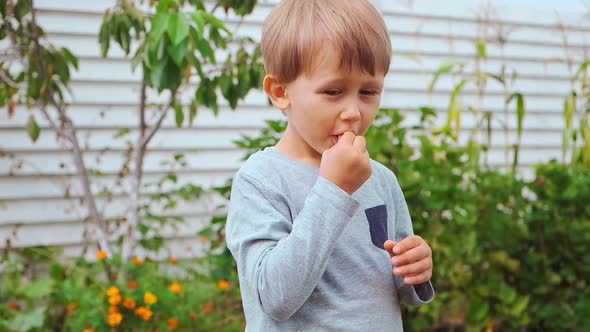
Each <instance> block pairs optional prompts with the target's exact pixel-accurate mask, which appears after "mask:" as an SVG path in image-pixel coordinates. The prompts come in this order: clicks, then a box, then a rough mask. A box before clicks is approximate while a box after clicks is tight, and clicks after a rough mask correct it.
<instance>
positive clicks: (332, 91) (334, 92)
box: [324, 89, 342, 96]
mask: <svg viewBox="0 0 590 332" xmlns="http://www.w3.org/2000/svg"><path fill="white" fill-rule="evenodd" d="M341 92H342V91H341V90H338V89H329V90H325V91H324V93H325V94H327V95H328V96H337V95H339V94H340V93H341Z"/></svg>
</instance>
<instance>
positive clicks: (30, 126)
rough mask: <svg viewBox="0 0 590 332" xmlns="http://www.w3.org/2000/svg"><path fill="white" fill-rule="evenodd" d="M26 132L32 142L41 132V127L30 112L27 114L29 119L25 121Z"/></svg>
mask: <svg viewBox="0 0 590 332" xmlns="http://www.w3.org/2000/svg"><path fill="white" fill-rule="evenodd" d="M27 133H28V134H29V137H31V140H32V141H33V142H36V141H37V139H38V138H39V134H40V133H41V128H40V127H39V125H38V124H37V121H36V120H35V117H34V116H33V115H32V114H31V115H30V116H29V121H28V122H27Z"/></svg>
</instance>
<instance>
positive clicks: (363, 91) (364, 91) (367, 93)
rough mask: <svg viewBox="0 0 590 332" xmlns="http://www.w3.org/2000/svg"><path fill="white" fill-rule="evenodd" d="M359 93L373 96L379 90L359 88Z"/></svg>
mask: <svg viewBox="0 0 590 332" xmlns="http://www.w3.org/2000/svg"><path fill="white" fill-rule="evenodd" d="M361 94H362V95H366V96H375V95H378V94H379V91H377V90H375V89H369V90H361Z"/></svg>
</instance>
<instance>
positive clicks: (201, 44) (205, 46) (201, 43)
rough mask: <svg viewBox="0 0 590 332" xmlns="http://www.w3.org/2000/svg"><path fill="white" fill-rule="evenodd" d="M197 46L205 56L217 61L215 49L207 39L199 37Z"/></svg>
mask: <svg viewBox="0 0 590 332" xmlns="http://www.w3.org/2000/svg"><path fill="white" fill-rule="evenodd" d="M197 48H198V49H199V52H201V55H202V56H203V58H209V60H210V61H211V62H213V63H215V53H213V49H212V48H211V45H209V42H208V41H207V40H205V39H199V40H198V41H197Z"/></svg>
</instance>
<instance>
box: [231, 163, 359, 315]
mask: <svg viewBox="0 0 590 332" xmlns="http://www.w3.org/2000/svg"><path fill="white" fill-rule="evenodd" d="M359 206H360V204H359V202H358V201H357V200H355V199H354V198H352V196H350V195H348V194H347V193H346V192H344V191H343V190H342V189H340V188H339V187H338V186H336V185H334V184H333V183H331V182H330V181H328V180H326V179H324V178H322V177H319V178H318V180H317V182H316V183H315V184H314V186H313V187H312V189H311V191H310V193H309V195H308V196H307V198H306V200H305V204H304V206H303V208H302V210H301V211H300V212H299V214H298V215H297V217H296V218H295V219H294V220H291V219H292V218H291V211H290V209H289V204H288V199H287V198H286V197H285V195H283V194H281V193H278V192H276V191H275V190H272V189H270V188H269V187H268V186H266V185H264V184H263V183H261V182H260V181H259V180H257V179H255V178H253V177H251V176H248V175H246V174H240V173H238V175H236V177H235V179H234V182H233V185H232V192H231V199H230V207H229V213H228V219H227V224H226V237H227V244H228V247H229V249H230V251H231V252H232V254H233V256H234V258H235V260H236V262H237V265H238V274H239V277H240V287H242V288H243V289H244V288H245V290H246V291H247V292H249V295H251V296H253V297H255V298H257V299H258V302H259V305H260V306H261V308H262V310H263V311H264V312H265V313H266V314H268V315H270V316H271V317H272V318H273V319H275V320H286V319H288V318H289V317H291V316H292V315H293V314H294V313H295V312H296V311H297V310H298V309H299V308H300V307H301V306H302V305H303V304H304V302H305V301H306V300H307V299H308V298H309V296H310V295H311V293H312V292H313V290H314V288H315V287H316V286H317V284H318V282H319V281H320V279H321V277H322V275H323V273H324V271H325V270H326V267H327V264H328V259H329V257H330V254H331V252H332V250H333V248H334V247H335V246H336V244H337V241H338V239H339V238H340V235H341V234H342V231H343V230H344V228H345V227H346V225H347V224H348V222H349V221H350V220H351V218H352V216H353V215H354V214H355V213H356V211H357V210H358V209H359Z"/></svg>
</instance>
